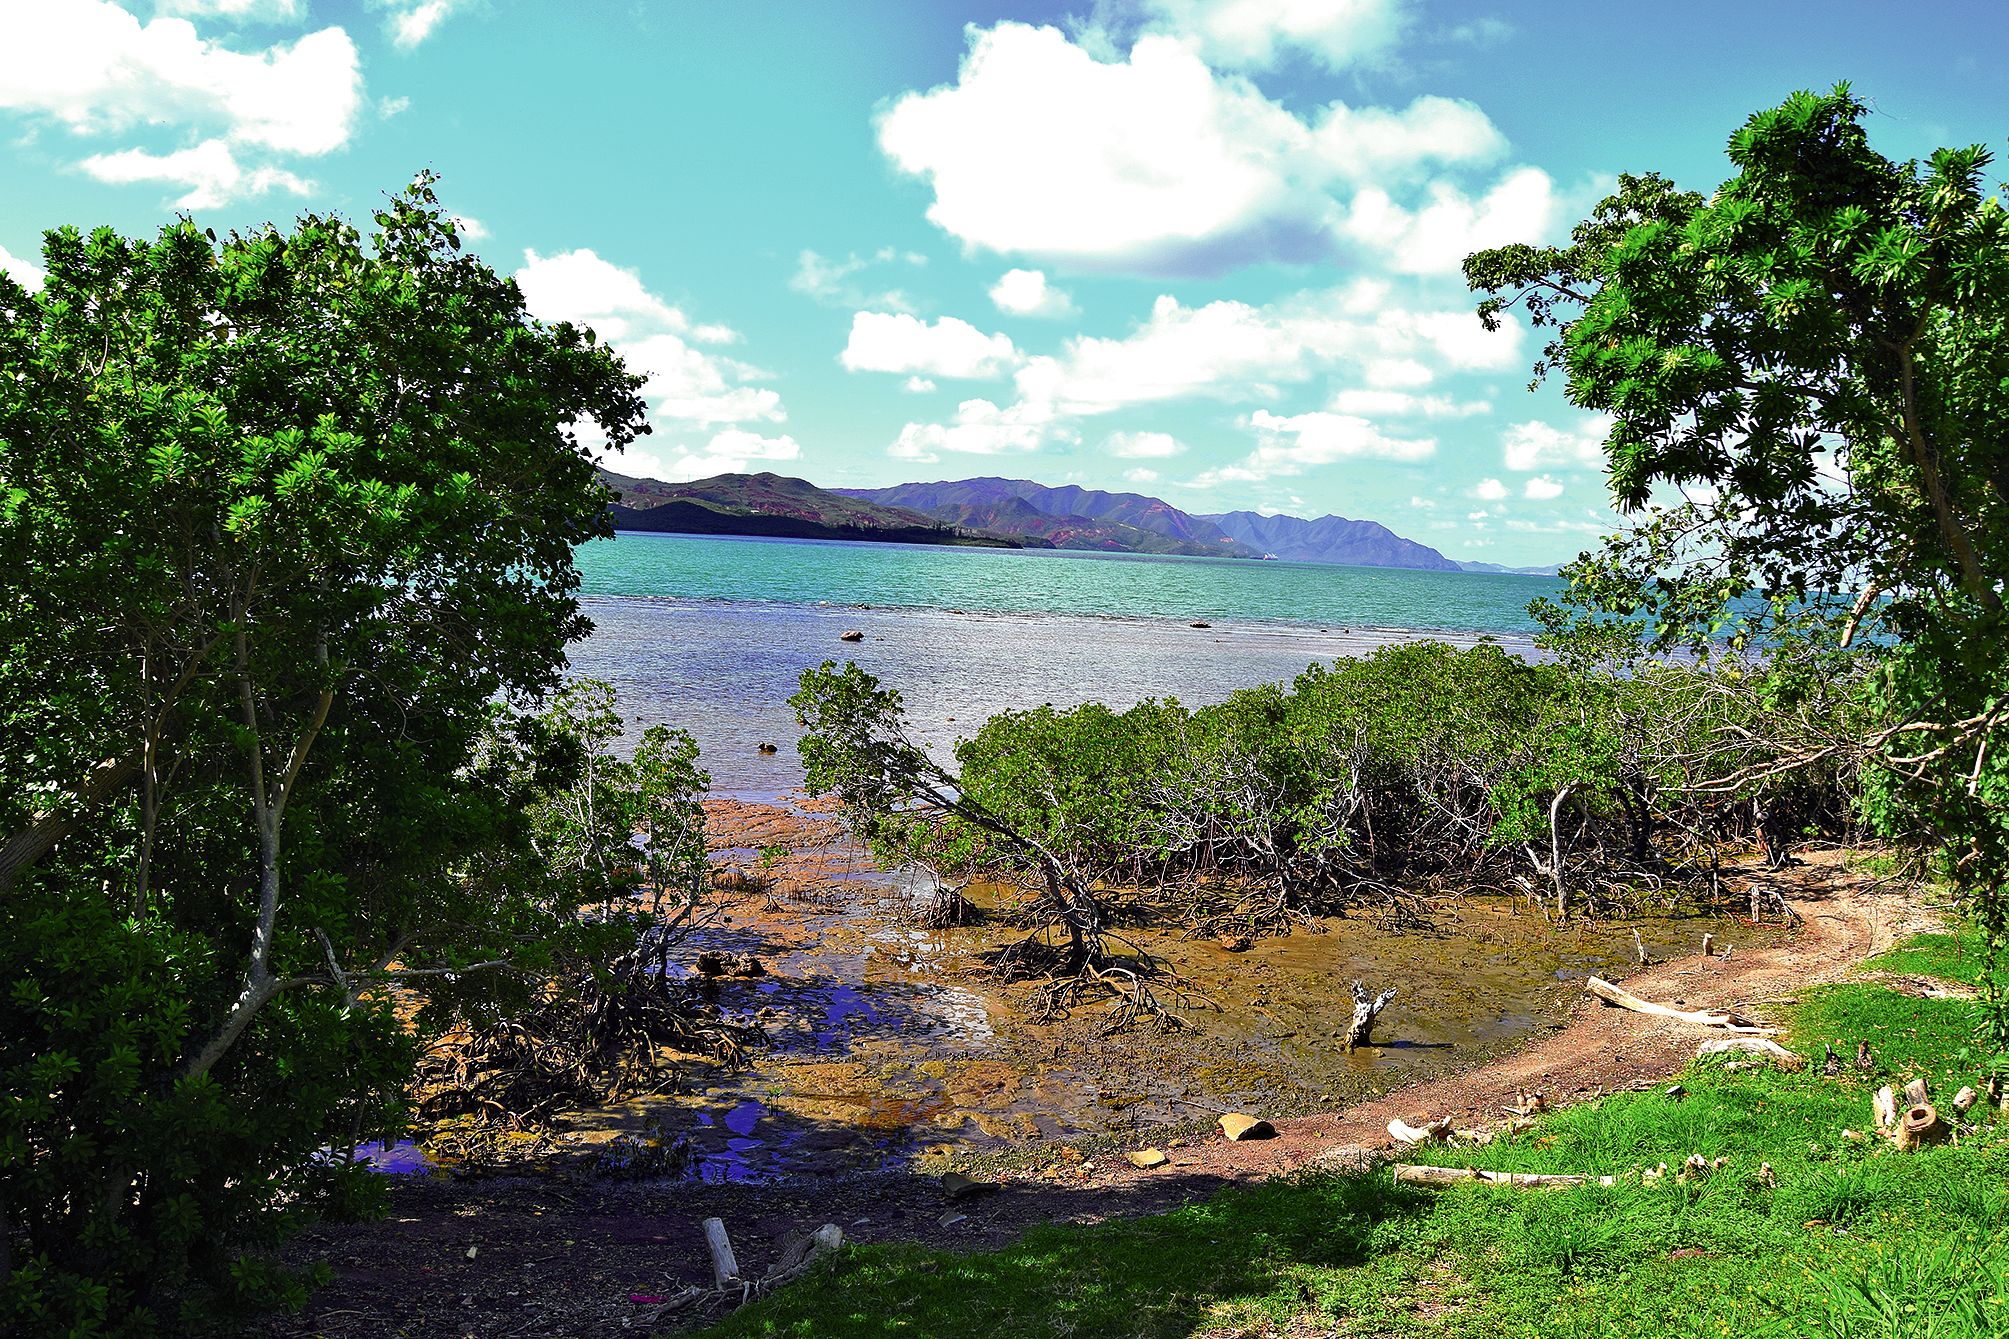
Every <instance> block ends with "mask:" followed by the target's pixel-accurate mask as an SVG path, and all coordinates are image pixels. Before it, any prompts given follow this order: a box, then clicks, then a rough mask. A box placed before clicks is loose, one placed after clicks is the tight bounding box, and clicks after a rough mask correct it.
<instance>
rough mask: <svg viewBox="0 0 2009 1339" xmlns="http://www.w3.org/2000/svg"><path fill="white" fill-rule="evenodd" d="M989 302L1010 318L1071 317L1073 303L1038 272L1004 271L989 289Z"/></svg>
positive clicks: (1042, 273)
mask: <svg viewBox="0 0 2009 1339" xmlns="http://www.w3.org/2000/svg"><path fill="white" fill-rule="evenodd" d="M991 301H992V302H994V303H996V304H997V308H998V310H999V311H1001V312H1008V313H1010V314H1011V315H1013V316H1070V315H1072V314H1073V313H1074V300H1073V299H1072V298H1070V297H1069V296H1068V295H1067V294H1066V293H1064V292H1062V291H1061V290H1060V289H1058V288H1055V287H1054V286H1053V285H1051V284H1049V283H1048V282H1047V281H1046V275H1045V273H1044V272H1042V271H1040V270H1006V271H1005V272H1004V275H1003V277H1001V278H1000V279H999V280H998V281H997V282H996V283H995V284H992V285H991Z"/></svg>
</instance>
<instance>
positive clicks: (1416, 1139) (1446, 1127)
mask: <svg viewBox="0 0 2009 1339" xmlns="http://www.w3.org/2000/svg"><path fill="white" fill-rule="evenodd" d="M1388 1133H1389V1134H1390V1135H1392V1136H1394V1137H1395V1138H1396V1139H1397V1140H1399V1141H1400V1142H1402V1143H1405V1144H1423V1143H1432V1144H1434V1143H1437V1142H1439V1141H1440V1140H1443V1139H1445V1138H1448V1137H1449V1136H1450V1133H1451V1118H1450V1117H1449V1116H1445V1117H1443V1118H1441V1119H1439V1120H1433V1121H1430V1122H1428V1123H1426V1124H1423V1125H1411V1124H1409V1123H1408V1122H1407V1121H1405V1120H1403V1119H1402V1118H1401V1117H1400V1116H1397V1117H1396V1118H1395V1119H1394V1120H1392V1121H1390V1122H1388Z"/></svg>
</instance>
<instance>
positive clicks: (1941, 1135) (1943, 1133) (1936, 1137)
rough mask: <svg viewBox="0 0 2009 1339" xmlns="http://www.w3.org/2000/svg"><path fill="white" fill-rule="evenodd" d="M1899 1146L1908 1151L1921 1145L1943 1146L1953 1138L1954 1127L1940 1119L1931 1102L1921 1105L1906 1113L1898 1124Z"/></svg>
mask: <svg viewBox="0 0 2009 1339" xmlns="http://www.w3.org/2000/svg"><path fill="white" fill-rule="evenodd" d="M1896 1136H1897V1146H1898V1147H1899V1148H1901V1149H1905V1150H1907V1151H1909V1150H1911V1149H1914V1148H1917V1147H1918V1146H1919V1145H1921V1144H1943V1143H1945V1142H1946V1141H1947V1140H1949V1139H1951V1138H1952V1137H1953V1130H1952V1127H1950V1126H1948V1125H1947V1123H1946V1122H1945V1121H1943V1120H1941V1119H1940V1118H1939V1112H1938V1111H1936V1110H1934V1109H1933V1107H1932V1104H1931V1103H1929V1102H1923V1103H1920V1104H1919V1105H1918V1106H1915V1107H1912V1108H1911V1109H1910V1110H1908V1111H1906V1112H1905V1113H1904V1116H1903V1118H1902V1119H1900V1120H1899V1121H1898V1123H1897V1130H1896Z"/></svg>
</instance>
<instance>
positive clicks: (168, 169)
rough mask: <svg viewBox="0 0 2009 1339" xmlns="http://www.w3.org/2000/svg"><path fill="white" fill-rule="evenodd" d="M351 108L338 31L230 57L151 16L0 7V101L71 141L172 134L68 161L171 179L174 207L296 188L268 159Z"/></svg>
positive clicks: (331, 125) (341, 128)
mask: <svg viewBox="0 0 2009 1339" xmlns="http://www.w3.org/2000/svg"><path fill="white" fill-rule="evenodd" d="M225 8H228V9H230V10H231V14H230V16H231V17H233V18H240V19H250V18H254V17H256V18H267V17H273V16H275V15H276V13H277V7H276V6H273V5H271V4H264V5H252V4H242V5H226V4H224V3H223V0H213V2H212V3H210V4H208V5H207V11H208V12H217V11H220V10H222V9H225ZM363 105H364V100H363V77H362V68H361V65H360V62H359V60H358V57H357V54H356V47H355V44H354V43H353V42H351V41H350V40H349V36H348V34H347V33H345V32H343V31H342V30H341V29H340V28H323V29H321V30H320V31H318V32H312V33H307V34H305V35H304V36H301V37H299V38H297V39H295V40H294V41H291V42H281V43H277V44H275V45H273V46H270V47H267V48H265V49H264V50H260V51H237V50H233V49H231V48H229V47H225V46H222V45H220V44H218V43H215V42H212V41H209V40H207V39H205V38H203V37H202V36H201V35H200V34H198V32H197V31H196V28H195V25H194V24H192V23H190V22H189V21H188V20H187V19H185V18H180V17H175V16H173V15H172V14H163V15H161V16H160V17H156V18H154V19H153V20H152V21H150V22H147V23H144V24H142V23H141V22H140V20H139V19H138V18H137V17H135V16H134V15H133V14H131V13H129V12H128V11H126V10H125V9H122V8H120V7H119V6H118V5H115V4H111V3H109V0H47V2H46V3H39V4H7V5H0V109H4V110H7V111H12V112H16V113H21V114H25V115H27V116H29V117H31V118H35V119H40V120H46V121H50V122H54V123H55V124H57V125H60V126H62V127H64V128H65V129H66V130H68V131H70V132H71V133H72V134H74V135H77V136H79V137H90V138H98V139H102V138H105V137H112V136H127V135H130V134H133V133H136V132H138V131H141V130H146V131H148V132H150V133H158V130H159V128H160V127H170V128H173V129H174V130H175V131H176V132H178V133H179V134H181V135H182V136H184V143H183V145H182V147H179V148H176V149H172V150H152V149H148V148H144V147H141V146H129V147H124V148H117V149H108V150H106V151H104V152H100V153H96V154H92V155H91V156H89V157H87V158H86V159H85V160H84V161H83V163H82V164H81V166H82V167H83V169H84V170H85V171H86V172H88V173H90V174H91V175H93V176H95V177H98V178H99V179H100V180H103V181H109V182H116V183H131V182H152V183H164V184H167V185H170V186H178V187H180V188H181V189H182V191H183V194H182V195H181V197H180V199H179V200H178V201H177V202H176V203H177V204H179V205H180V206H182V207H184V208H202V207H207V206H212V205H217V204H221V203H223V202H225V201H226V200H229V199H233V198H237V197H239V196H242V195H251V194H256V193H258V192H260V191H266V190H273V189H283V190H290V191H295V192H301V191H305V190H306V189H307V183H306V182H304V181H303V180H302V179H301V178H300V177H299V176H297V175H295V174H294V173H293V172H292V171H290V170H287V169H286V168H283V167H281V166H278V165H277V164H276V163H275V162H274V159H275V158H283V157H313V156H317V155H320V154H325V153H329V152H331V151H333V150H335V149H338V148H340V147H342V146H343V145H344V144H346V143H347V142H348V140H349V137H350V134H351V132H352V131H353V129H354V126H355V123H356V120H357V118H358V115H359V114H360V112H361V110H362V108H363ZM191 140H192V141H195V142H193V143H190V142H187V141H191Z"/></svg>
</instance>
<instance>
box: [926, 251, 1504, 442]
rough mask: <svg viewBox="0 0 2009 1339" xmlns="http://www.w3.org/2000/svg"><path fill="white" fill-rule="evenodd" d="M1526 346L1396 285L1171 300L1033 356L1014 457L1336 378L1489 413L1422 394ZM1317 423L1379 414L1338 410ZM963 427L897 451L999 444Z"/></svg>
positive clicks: (1413, 404)
mask: <svg viewBox="0 0 2009 1339" xmlns="http://www.w3.org/2000/svg"><path fill="white" fill-rule="evenodd" d="M1520 340H1521V332H1520V330H1519V328H1518V327H1513V326H1508V327H1504V328H1503V329H1502V330H1500V331H1498V332H1495V333H1491V334H1489V333H1487V332H1486V331H1485V330H1484V329H1483V328H1482V327H1480V325H1479V323H1478V322H1477V321H1476V320H1474V319H1473V318H1472V317H1471V315H1470V313H1469V312H1459V311H1452V310H1448V309H1447V310H1436V309H1431V308H1423V309H1413V308H1409V307H1405V306H1402V305H1401V304H1399V303H1398V302H1396V301H1395V300H1394V299H1393V298H1392V297H1391V295H1390V292H1389V290H1388V288H1387V286H1386V285H1384V284H1381V283H1378V282H1374V281H1367V280H1361V281H1356V282H1354V283H1352V284H1348V285H1344V286H1342V287H1340V288H1337V289H1332V290H1324V291H1314V292H1307V293H1300V294H1294V295H1291V296H1288V297H1285V298H1282V299H1279V300H1278V301H1276V302H1274V303H1267V304H1260V305H1258V304H1252V303H1246V302H1237V301H1230V300H1225V299H1224V300H1220V301H1215V302H1209V303H1206V304H1204V305H1202V306H1199V307H1189V306H1186V305H1185V304H1183V303H1181V302H1180V301H1179V300H1178V299H1177V298H1175V297H1172V296H1170V295H1165V296H1161V297H1159V298H1158V299H1157V300H1156V302H1154V303H1153V304H1152V308H1151V313H1150V315H1149V316H1148V317H1147V318H1146V319H1145V320H1144V321H1142V322H1141V323H1140V324H1139V325H1138V326H1137V327H1136V328H1135V329H1133V330H1132V331H1131V332H1130V333H1129V334H1127V335H1123V336H1120V337H1102V336H1077V337H1075V338H1073V339H1071V340H1068V341H1067V342H1066V343H1065V344H1064V346H1063V347H1062V349H1061V350H1060V351H1059V352H1058V353H1056V354H1048V355H1041V356H1038V357H1033V358H1028V359H1026V360H1025V362H1024V363H1023V365H1021V366H1020V367H1019V369H1018V371H1017V372H1016V373H1015V374H1014V377H1013V384H1014V389H1015V390H1016V391H1017V393H1018V400H1017V403H1016V404H1014V405H1012V406H1011V407H1010V412H1009V415H1008V421H1009V426H1010V428H1011V431H1012V434H1013V441H1014V442H1015V443H1017V444H1018V445H1017V446H1016V447H1015V448H1014V449H1032V446H1034V445H1037V440H1038V434H1039V433H1040V432H1041V431H1042V430H1045V429H1048V428H1052V429H1058V428H1061V427H1065V426H1067V425H1068V424H1070V423H1071V422H1072V421H1074V420H1078V419H1081V418H1086V417H1094V416H1098V415H1106V414H1113V413H1116V412H1119V411H1122V410H1126V409H1130V408H1133V407H1136V406H1140V405H1149V404H1159V403H1166V402H1173V401H1179V400H1189V399H1194V398H1205V399H1212V400H1218V401H1222V402H1226V403H1243V404H1246V403H1257V404H1264V405H1270V404H1274V403H1276V402H1278V401H1279V400H1280V399H1281V398H1282V396H1283V395H1284V393H1285V391H1286V390H1287V389H1288V388H1291V387H1295V386H1300V385H1303V384H1305V383H1307V382H1310V381H1312V380H1313V379H1314V378H1316V377H1320V376H1332V375H1344V376H1346V377H1347V378H1348V379H1349V380H1351V379H1352V378H1353V377H1356V376H1357V377H1359V378H1361V379H1363V380H1369V381H1372V380H1373V379H1375V378H1377V377H1382V378H1385V379H1389V380H1393V381H1396V382H1398V383H1400V384H1401V385H1403V386H1406V387H1408V388H1410V389H1409V390H1408V391H1405V392H1403V394H1404V397H1405V398H1404V399H1403V400H1402V401H1401V405H1400V407H1401V408H1402V409H1403V410H1404V412H1405V413H1411V414H1414V415H1422V416H1455V415H1462V414H1466V413H1472V412H1484V406H1483V405H1481V406H1479V407H1478V408H1477V409H1474V408H1473V407H1472V405H1471V404H1469V403H1461V402H1457V401H1453V400H1451V399H1449V398H1447V397H1443V396H1424V395H1421V394H1419V393H1418V392H1420V391H1421V390H1422V389H1423V388H1426V387H1428V386H1429V385H1430V384H1431V383H1432V382H1433V381H1434V380H1435V379H1436V378H1438V377H1440V376H1442V375H1445V374H1447V373H1456V372H1467V371H1496V370H1499V369H1501V368H1505V367H1510V366H1515V365H1517V364H1518V362H1519V361H1520V356H1521V355H1520ZM984 403H986V404H988V403H989V402H984ZM1393 403H1394V402H1393V401H1388V402H1384V403H1382V405H1381V408H1383V409H1386V408H1388V407H1389V406H1390V405H1391V404H1393ZM999 412H1000V413H1002V412H1004V411H999ZM1316 417H1322V418H1323V419H1328V420H1340V419H1344V420H1356V421H1366V420H1367V419H1368V418H1369V417H1371V415H1367V414H1363V413H1359V412H1353V411H1350V410H1348V409H1345V408H1342V407H1341V406H1339V405H1335V406H1334V412H1332V413H1328V414H1325V415H1323V416H1316ZM953 426H954V425H933V427H932V430H931V425H921V424H908V425H907V429H906V430H905V431H903V433H902V434H901V438H900V443H901V445H900V446H897V447H896V448H895V450H896V452H899V453H901V454H908V455H910V454H911V451H912V450H913V444H914V443H915V442H926V443H927V444H928V446H927V449H928V450H931V451H938V450H943V449H947V450H958V449H965V448H961V447H958V446H957V445H956V443H957V442H959V441H972V440H974V441H978V442H985V443H987V442H988V441H989V440H990V438H988V437H972V435H971V434H968V433H964V434H957V433H954V432H951V431H949V430H948V429H949V428H951V427H953ZM1029 439H1030V440H1029ZM1391 440H1393V439H1391ZM979 449H982V448H979ZM1207 477H1211V478H1214V479H1216V480H1218V481H1227V480H1233V479H1237V478H1241V477H1243V476H1241V475H1237V474H1231V473H1218V474H1212V475H1209V476H1207Z"/></svg>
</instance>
